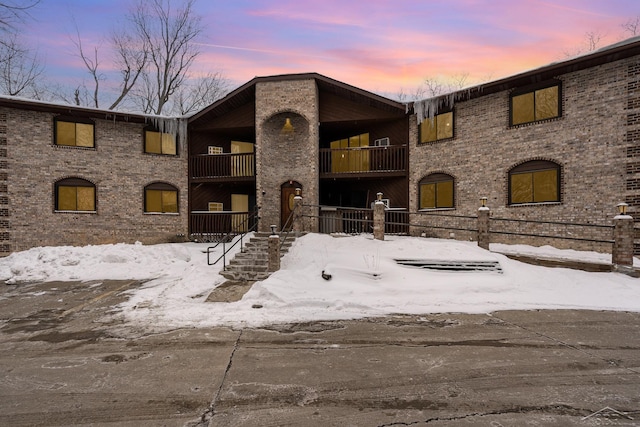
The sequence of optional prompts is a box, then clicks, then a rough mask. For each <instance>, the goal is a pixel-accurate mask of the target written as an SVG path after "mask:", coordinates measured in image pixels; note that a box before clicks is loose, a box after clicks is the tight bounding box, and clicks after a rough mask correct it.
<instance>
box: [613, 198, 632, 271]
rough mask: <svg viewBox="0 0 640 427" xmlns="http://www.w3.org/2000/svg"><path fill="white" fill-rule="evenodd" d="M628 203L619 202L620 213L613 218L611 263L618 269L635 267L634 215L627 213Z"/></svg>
mask: <svg viewBox="0 0 640 427" xmlns="http://www.w3.org/2000/svg"><path fill="white" fill-rule="evenodd" d="M627 206H628V205H627V204H626V203H619V204H618V206H617V207H618V212H619V213H618V215H616V216H615V217H614V218H613V224H614V229H613V240H614V243H613V250H612V251H611V264H613V265H614V268H615V269H616V270H618V269H620V270H625V269H629V268H632V267H633V217H632V216H631V215H627Z"/></svg>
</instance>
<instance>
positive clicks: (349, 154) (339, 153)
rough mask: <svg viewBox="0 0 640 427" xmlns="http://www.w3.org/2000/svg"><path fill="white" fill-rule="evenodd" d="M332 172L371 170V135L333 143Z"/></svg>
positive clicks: (331, 145) (357, 136) (362, 135)
mask: <svg viewBox="0 0 640 427" xmlns="http://www.w3.org/2000/svg"><path fill="white" fill-rule="evenodd" d="M329 146H330V147H331V172H332V173H341V172H342V173H352V172H367V171H369V170H370V155H369V151H368V150H367V148H366V147H369V134H368V133H363V134H360V135H355V136H351V137H349V138H345V139H339V140H336V141H331V143H330V144H329Z"/></svg>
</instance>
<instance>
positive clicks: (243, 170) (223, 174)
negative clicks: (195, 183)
mask: <svg viewBox="0 0 640 427" xmlns="http://www.w3.org/2000/svg"><path fill="white" fill-rule="evenodd" d="M255 163H256V161H255V154H254V153H240V154H198V155H194V156H191V158H190V159H189V171H190V174H191V178H193V179H201V178H242V177H244V178H251V177H253V176H255V170H256V168H255Z"/></svg>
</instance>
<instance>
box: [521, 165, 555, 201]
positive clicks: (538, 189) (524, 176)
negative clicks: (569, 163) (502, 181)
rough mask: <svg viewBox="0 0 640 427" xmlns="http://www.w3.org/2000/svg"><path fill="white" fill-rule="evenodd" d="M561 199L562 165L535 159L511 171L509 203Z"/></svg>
mask: <svg viewBox="0 0 640 427" xmlns="http://www.w3.org/2000/svg"><path fill="white" fill-rule="evenodd" d="M559 201H560V166H559V165H558V164H556V163H553V162H549V161H544V160H534V161H530V162H526V163H523V164H521V165H519V166H516V167H515V168H513V169H511V170H510V171H509V204H512V205H513V204H520V203H544V202H559Z"/></svg>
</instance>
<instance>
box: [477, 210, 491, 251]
mask: <svg viewBox="0 0 640 427" xmlns="http://www.w3.org/2000/svg"><path fill="white" fill-rule="evenodd" d="M485 203H486V199H484V200H483V202H482V204H483V206H481V207H480V208H479V209H478V246H480V247H481V248H482V249H486V250H489V241H490V240H491V239H490V232H489V214H490V213H491V211H490V210H489V208H488V207H486V206H484V204H485Z"/></svg>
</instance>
